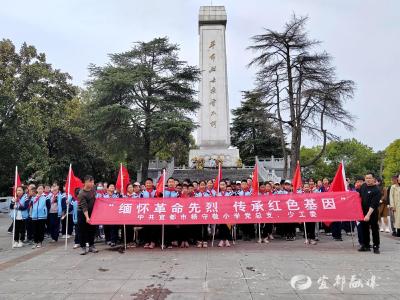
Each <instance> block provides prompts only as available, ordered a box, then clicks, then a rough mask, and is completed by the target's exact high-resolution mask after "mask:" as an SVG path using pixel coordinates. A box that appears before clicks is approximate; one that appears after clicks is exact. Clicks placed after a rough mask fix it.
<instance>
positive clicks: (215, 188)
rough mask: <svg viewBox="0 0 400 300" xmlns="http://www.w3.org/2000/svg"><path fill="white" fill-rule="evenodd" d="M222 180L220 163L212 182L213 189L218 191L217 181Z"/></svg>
mask: <svg viewBox="0 0 400 300" xmlns="http://www.w3.org/2000/svg"><path fill="white" fill-rule="evenodd" d="M221 180H222V168H221V163H219V164H218V174H217V178H215V182H214V191H216V192H217V193H219V182H220V181H221Z"/></svg>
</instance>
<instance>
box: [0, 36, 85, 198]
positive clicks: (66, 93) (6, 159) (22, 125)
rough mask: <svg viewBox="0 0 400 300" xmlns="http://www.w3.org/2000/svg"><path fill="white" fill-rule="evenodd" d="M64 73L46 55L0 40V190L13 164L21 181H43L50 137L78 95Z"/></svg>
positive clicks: (9, 181) (5, 186)
mask: <svg viewBox="0 0 400 300" xmlns="http://www.w3.org/2000/svg"><path fill="white" fill-rule="evenodd" d="M70 79H71V77H70V75H69V74H67V73H63V72H61V71H60V70H57V69H53V68H52V66H51V64H49V63H47V62H46V56H45V54H44V53H38V52H37V50H36V48H35V47H34V46H30V45H27V44H26V43H23V44H22V46H21V48H20V50H19V51H16V49H15V46H14V44H13V43H12V41H10V40H7V39H3V40H2V41H0V83H1V84H0V153H1V156H0V169H1V170H2V172H1V175H0V191H3V193H4V192H6V191H7V190H8V188H9V187H10V186H11V185H12V179H11V178H12V176H10V175H11V174H14V171H13V170H14V167H15V165H18V166H20V171H21V175H22V177H23V178H27V177H33V178H36V179H37V180H45V179H47V178H48V177H47V175H48V171H49V160H48V148H47V141H48V134H49V132H50V130H51V127H52V125H53V124H55V123H56V122H57V119H58V118H59V117H60V116H61V115H62V111H61V108H62V107H63V105H64V103H65V102H67V101H69V100H71V99H72V98H73V97H74V96H75V95H76V91H77V90H76V87H75V86H73V85H72V84H71V83H70V82H69V81H70Z"/></svg>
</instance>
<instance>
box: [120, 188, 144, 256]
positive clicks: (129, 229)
mask: <svg viewBox="0 0 400 300" xmlns="http://www.w3.org/2000/svg"><path fill="white" fill-rule="evenodd" d="M123 198H129V199H138V198H140V183H139V182H135V183H133V184H132V183H130V184H128V186H127V187H126V194H125V195H123ZM125 229H126V244H127V245H126V246H127V248H136V243H135V242H134V240H133V230H134V225H126V226H125Z"/></svg>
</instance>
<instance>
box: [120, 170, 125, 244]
mask: <svg viewBox="0 0 400 300" xmlns="http://www.w3.org/2000/svg"><path fill="white" fill-rule="evenodd" d="M119 169H120V170H121V194H122V197H124V174H123V172H122V163H121V164H120V167H119ZM124 246H125V251H126V225H125V224H124Z"/></svg>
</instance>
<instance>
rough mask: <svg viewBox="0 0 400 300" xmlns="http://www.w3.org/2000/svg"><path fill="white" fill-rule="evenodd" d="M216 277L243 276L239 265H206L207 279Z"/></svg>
mask: <svg viewBox="0 0 400 300" xmlns="http://www.w3.org/2000/svg"><path fill="white" fill-rule="evenodd" d="M216 278H243V271H242V269H241V268H240V267H229V268H228V267H227V266H225V267H219V268H214V267H208V268H207V279H208V280H212V279H216Z"/></svg>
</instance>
